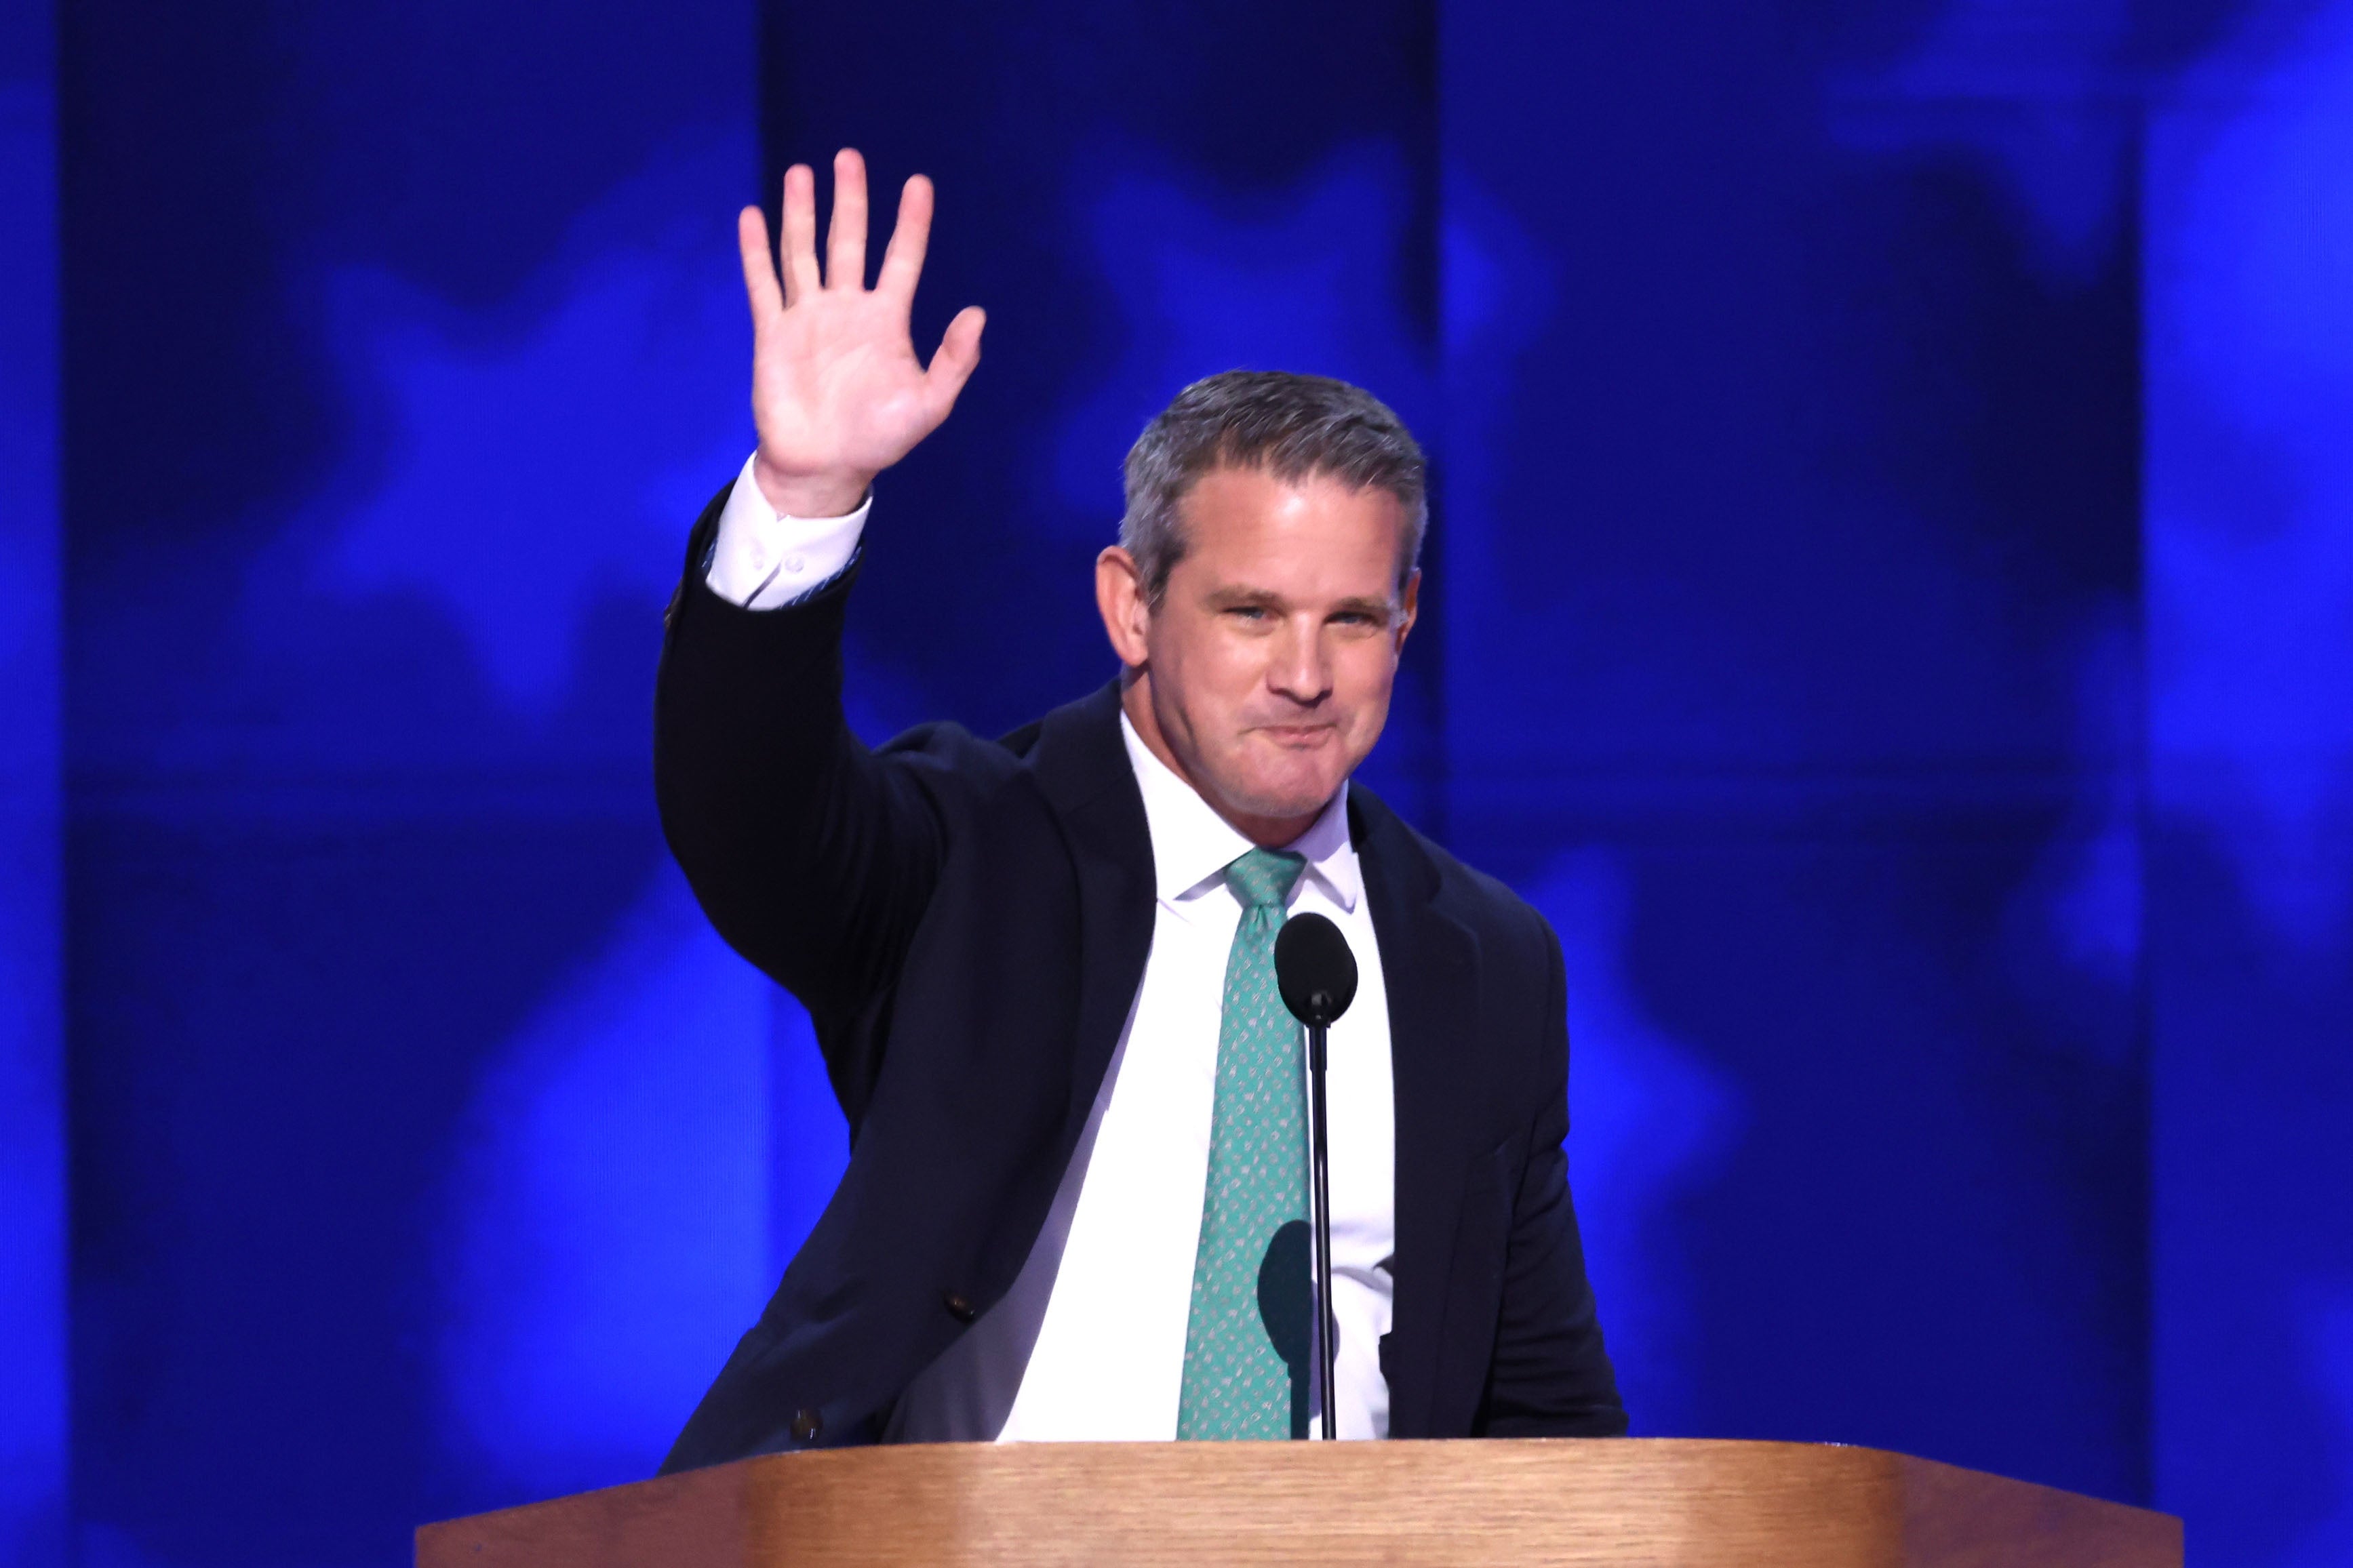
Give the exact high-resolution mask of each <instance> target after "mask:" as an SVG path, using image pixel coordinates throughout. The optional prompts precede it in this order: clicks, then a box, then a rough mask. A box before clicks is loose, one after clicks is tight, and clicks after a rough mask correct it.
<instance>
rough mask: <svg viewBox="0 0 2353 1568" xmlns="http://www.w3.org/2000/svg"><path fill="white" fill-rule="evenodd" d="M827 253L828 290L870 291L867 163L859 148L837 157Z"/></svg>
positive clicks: (843, 152)
mask: <svg viewBox="0 0 2353 1568" xmlns="http://www.w3.org/2000/svg"><path fill="white" fill-rule="evenodd" d="M825 252H826V255H825V281H826V286H827V287H828V288H831V289H863V288H865V287H866V160H865V159H863V158H861V157H860V156H859V155H858V149H857V148H855V147H844V148H843V149H842V150H841V151H840V152H839V153H835V154H834V155H833V226H831V227H830V228H828V230H827V231H826V241H825Z"/></svg>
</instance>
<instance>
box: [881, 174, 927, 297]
mask: <svg viewBox="0 0 2353 1568" xmlns="http://www.w3.org/2000/svg"><path fill="white" fill-rule="evenodd" d="M931 242H932V183H931V181H929V180H927V179H925V178H923V175H921V174H916V175H913V176H912V177H911V178H910V179H909V180H908V181H907V184H906V187H905V188H904V189H903V190H902V191H901V192H900V193H899V221H898V223H897V224H896V225H895V226H893V227H892V230H891V245H890V248H888V249H886V250H885V251H883V253H882V270H881V273H880V274H878V275H877V276H876V278H875V279H874V291H875V292H876V293H877V294H895V295H897V296H898V297H899V298H900V299H901V300H913V298H914V297H915V279H918V278H921V277H922V276H923V253H924V251H925V250H927V249H928V248H929V247H930V246H931Z"/></svg>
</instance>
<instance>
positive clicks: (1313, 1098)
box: [1274, 914, 1356, 1442]
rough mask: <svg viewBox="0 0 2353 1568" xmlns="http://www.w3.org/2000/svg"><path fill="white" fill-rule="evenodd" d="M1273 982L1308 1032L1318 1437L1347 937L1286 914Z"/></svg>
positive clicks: (1330, 1341) (1330, 1333)
mask: <svg viewBox="0 0 2353 1568" xmlns="http://www.w3.org/2000/svg"><path fill="white" fill-rule="evenodd" d="M1274 983H1275V985H1276V986H1277V987H1278V988H1279V989H1280V990H1281V991H1282V1005H1284V1006H1286V1007H1288V1008H1290V1009H1291V1016H1293V1017H1294V1018H1296V1019H1298V1020H1299V1021H1300V1022H1301V1023H1303V1024H1304V1025H1306V1026H1307V1099H1308V1106H1309V1121H1308V1126H1309V1137H1308V1150H1309V1164H1310V1166H1311V1168H1312V1170H1313V1173H1314V1189H1315V1301H1316V1306H1317V1311H1316V1314H1315V1315H1316V1318H1317V1319H1318V1322H1317V1325H1316V1327H1317V1332H1316V1335H1315V1338H1316V1341H1317V1342H1318V1345H1319V1347H1320V1349H1321V1351H1322V1357H1321V1361H1322V1365H1323V1369H1324V1440H1325V1441H1326V1442H1330V1441H1332V1440H1333V1439H1335V1438H1337V1437H1338V1436H1340V1427H1339V1415H1338V1414H1337V1412H1336V1410H1335V1398H1336V1395H1337V1390H1335V1388H1334V1387H1333V1377H1334V1372H1333V1363H1334V1360H1335V1352H1336V1351H1337V1349H1338V1345H1339V1323H1338V1321H1337V1320H1336V1319H1335V1317H1334V1315H1333V1312H1332V1181H1331V1174H1330V1172H1329V1171H1328V1169H1327V1154H1328V1152H1329V1151H1328V1146H1327V1144H1326V1143H1325V1141H1324V1055H1325V1049H1324V1031H1325V1030H1326V1029H1328V1028H1330V1027H1331V1026H1332V1023H1333V1020H1335V1018H1337V1017H1339V1016H1340V1015H1341V1014H1343V1013H1345V1012H1346V1011H1347V1010H1348V1004H1349V1003H1351V1002H1354V1001H1355V1000H1356V954H1355V953H1353V952H1349V951H1348V939H1347V938H1346V937H1345V936H1342V935H1341V934H1340V928H1339V927H1338V926H1335V925H1334V924H1333V923H1332V922H1331V921H1328V920H1325V919H1324V917H1323V916H1322V915H1315V914H1306V915H1293V916H1292V917H1291V918H1290V919H1289V920H1287V921H1283V922H1282V930H1281V931H1277V932H1276V933H1275V937H1274Z"/></svg>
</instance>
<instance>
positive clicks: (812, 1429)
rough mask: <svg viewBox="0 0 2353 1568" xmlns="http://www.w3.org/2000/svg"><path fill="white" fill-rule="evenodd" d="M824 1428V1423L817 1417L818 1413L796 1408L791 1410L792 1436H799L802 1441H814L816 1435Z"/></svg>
mask: <svg viewBox="0 0 2353 1568" xmlns="http://www.w3.org/2000/svg"><path fill="white" fill-rule="evenodd" d="M824 1430H825V1423H824V1422H822V1421H820V1420H818V1414H817V1412H816V1411H814V1410H796V1411H794V1412H793V1436H796V1437H797V1438H799V1439H800V1440H801V1441H802V1442H804V1443H814V1442H816V1441H817V1435H818V1433H820V1432H822V1431H824Z"/></svg>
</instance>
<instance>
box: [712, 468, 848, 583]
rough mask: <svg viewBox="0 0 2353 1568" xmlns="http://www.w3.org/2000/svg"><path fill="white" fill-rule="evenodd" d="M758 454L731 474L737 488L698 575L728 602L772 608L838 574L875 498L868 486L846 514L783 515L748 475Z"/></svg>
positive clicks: (729, 495) (730, 498) (722, 513)
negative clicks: (708, 564)
mask: <svg viewBox="0 0 2353 1568" xmlns="http://www.w3.org/2000/svg"><path fill="white" fill-rule="evenodd" d="M756 456H757V454H754V458H756ZM754 458H744V471H743V472H742V473H740V474H738V475H736V476H735V488H734V489H733V491H731V492H729V494H728V497H727V506H726V509H725V510H723V511H722V512H720V514H719V538H718V541H717V542H716V543H714V544H713V545H712V551H711V569H710V570H709V571H708V572H706V573H704V574H703V579H702V580H703V581H704V582H705V583H707V584H710V585H711V591H712V593H714V594H716V595H719V596H720V597H721V598H723V599H724V600H726V601H727V602H728V603H729V604H731V605H743V606H744V608H745V609H747V610H773V609H776V608H777V607H778V606H780V605H789V604H791V603H792V602H793V601H794V600H795V599H797V598H799V597H800V596H801V595H804V594H807V592H808V591H809V590H810V589H812V588H815V587H817V586H818V585H819V584H823V583H825V582H826V581H828V579H830V578H833V577H835V576H838V575H839V574H840V572H841V569H842V568H843V567H845V566H847V565H849V560H850V557H851V556H853V555H856V554H857V553H858V541H859V536H860V535H861V534H862V533H864V532H865V531H866V514H867V512H868V511H869V510H872V508H873V505H874V497H873V493H872V492H871V491H869V492H868V494H867V497H866V500H863V501H861V502H860V503H859V507H858V510H856V511H853V512H851V513H850V514H849V516H847V517H786V516H785V515H784V514H783V513H781V512H779V511H778V510H776V508H774V507H772V506H770V505H769V504H768V498H767V497H766V496H765V495H762V494H761V493H760V485H759V481H758V480H756V479H754V478H753V477H752V464H753V462H754Z"/></svg>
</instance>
